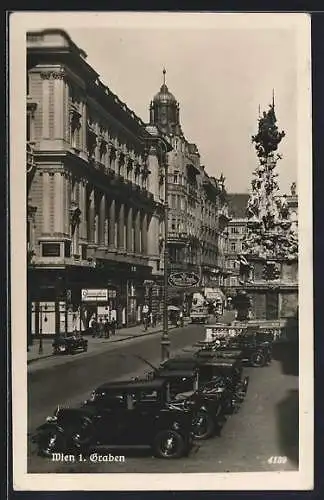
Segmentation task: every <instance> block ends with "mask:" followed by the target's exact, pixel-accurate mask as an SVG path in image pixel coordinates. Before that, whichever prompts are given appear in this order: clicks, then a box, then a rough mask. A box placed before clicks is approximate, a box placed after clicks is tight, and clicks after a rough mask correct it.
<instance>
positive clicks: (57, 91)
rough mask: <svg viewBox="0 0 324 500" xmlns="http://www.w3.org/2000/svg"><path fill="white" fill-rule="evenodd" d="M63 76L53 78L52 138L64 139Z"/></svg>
mask: <svg viewBox="0 0 324 500" xmlns="http://www.w3.org/2000/svg"><path fill="white" fill-rule="evenodd" d="M65 85H66V84H65V81H64V80H63V78H61V79H56V80H54V139H59V140H63V139H64V111H65V109H64V104H65V100H64V93H65V92H64V90H65Z"/></svg>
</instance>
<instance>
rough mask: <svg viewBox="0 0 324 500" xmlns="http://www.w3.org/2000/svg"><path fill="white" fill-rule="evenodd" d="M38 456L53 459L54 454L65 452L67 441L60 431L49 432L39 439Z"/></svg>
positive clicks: (45, 432) (43, 433) (42, 434)
mask: <svg viewBox="0 0 324 500" xmlns="http://www.w3.org/2000/svg"><path fill="white" fill-rule="evenodd" d="M37 445H38V454H39V455H40V456H42V457H50V458H51V457H52V453H58V452H64V451H65V450H66V440H65V437H64V435H63V434H62V433H61V432H59V431H58V430H55V429H53V430H48V431H44V432H42V433H41V435H40V436H39V437H38V438H37Z"/></svg>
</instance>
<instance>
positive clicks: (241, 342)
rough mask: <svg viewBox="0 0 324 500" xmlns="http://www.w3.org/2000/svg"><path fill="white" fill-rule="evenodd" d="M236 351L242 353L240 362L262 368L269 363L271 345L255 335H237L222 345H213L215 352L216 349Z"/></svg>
mask: <svg viewBox="0 0 324 500" xmlns="http://www.w3.org/2000/svg"><path fill="white" fill-rule="evenodd" d="M228 348H230V349H238V350H239V351H241V352H242V358H241V359H242V361H243V362H245V363H247V364H249V365H250V366H254V367H263V366H266V365H268V364H270V363H271V360H272V343H271V342H269V341H264V340H262V339H258V336H257V335H253V334H251V335H249V334H245V335H239V336H237V337H236V338H233V339H230V340H229V341H228V342H226V344H224V345H222V344H221V345H218V344H216V345H215V350H216V351H217V350H218V349H223V350H226V349H228Z"/></svg>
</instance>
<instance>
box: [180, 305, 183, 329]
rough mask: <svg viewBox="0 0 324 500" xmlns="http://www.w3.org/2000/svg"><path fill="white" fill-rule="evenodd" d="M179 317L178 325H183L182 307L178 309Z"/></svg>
mask: <svg viewBox="0 0 324 500" xmlns="http://www.w3.org/2000/svg"><path fill="white" fill-rule="evenodd" d="M179 319H180V326H181V327H183V310H182V309H181V310H180V313H179Z"/></svg>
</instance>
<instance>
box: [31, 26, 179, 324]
mask: <svg viewBox="0 0 324 500" xmlns="http://www.w3.org/2000/svg"><path fill="white" fill-rule="evenodd" d="M169 150H171V145H170V144H169V142H168V141H167V140H166V137H165V136H164V134H163V133H160V132H158V133H157V134H156V133H155V134H154V135H152V134H151V133H150V132H149V129H148V128H147V126H146V125H145V123H144V122H143V121H142V120H141V119H140V118H139V117H138V116H136V115H135V113H134V112H133V111H131V110H130V109H129V108H128V106H127V105H126V104H125V103H123V102H122V101H121V100H120V99H119V98H118V97H117V96H116V95H115V94H113V93H112V92H111V91H110V90H109V88H108V87H106V86H105V85H104V84H103V83H102V82H101V81H100V80H99V76H98V74H97V73H96V72H95V71H94V69H93V68H91V67H90V66H89V64H88V63H87V60H86V54H85V53H84V52H83V51H82V50H80V49H79V48H78V47H77V46H76V45H75V44H74V43H73V42H72V40H71V39H70V38H69V36H68V35H67V34H66V33H65V32H64V31H61V30H44V31H40V32H30V33H28V35H27V186H28V220H27V233H28V234H27V240H28V249H27V250H28V260H29V265H28V291H29V313H30V314H29V321H30V324H29V331H30V332H32V333H34V334H38V333H39V332H40V331H42V333H43V334H53V333H55V332H56V333H57V332H59V331H62V330H63V331H64V330H65V331H67V330H71V329H73V328H80V327H81V328H82V329H84V328H86V327H87V325H88V322H89V319H90V317H91V315H93V314H98V315H99V316H100V315H106V314H107V313H108V311H109V310H111V309H116V310H117V317H118V322H119V324H128V325H132V324H135V323H136V322H137V321H138V320H139V319H140V309H141V305H142V304H143V301H144V294H145V286H144V283H145V281H146V280H152V279H155V278H156V277H157V276H159V275H160V274H161V247H160V245H159V234H160V232H161V225H162V220H163V213H164V206H163V203H164V199H163V192H164V191H163V183H164V179H163V175H162V173H163V161H164V156H165V155H164V152H165V151H169ZM95 290H96V291H95Z"/></svg>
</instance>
